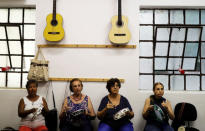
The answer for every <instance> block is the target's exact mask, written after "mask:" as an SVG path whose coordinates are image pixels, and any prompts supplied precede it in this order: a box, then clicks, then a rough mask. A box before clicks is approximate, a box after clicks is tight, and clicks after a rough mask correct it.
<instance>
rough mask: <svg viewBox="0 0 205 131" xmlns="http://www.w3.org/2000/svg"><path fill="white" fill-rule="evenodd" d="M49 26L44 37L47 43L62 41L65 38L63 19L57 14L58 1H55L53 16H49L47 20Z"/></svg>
mask: <svg viewBox="0 0 205 131" xmlns="http://www.w3.org/2000/svg"><path fill="white" fill-rule="evenodd" d="M46 22H47V26H46V28H45V30H44V32H43V36H44V38H45V39H46V40H47V41H60V40H62V39H63V37H64V29H63V27H62V22H63V17H62V16H61V15H60V14H56V0H53V14H49V15H48V16H47V18H46Z"/></svg>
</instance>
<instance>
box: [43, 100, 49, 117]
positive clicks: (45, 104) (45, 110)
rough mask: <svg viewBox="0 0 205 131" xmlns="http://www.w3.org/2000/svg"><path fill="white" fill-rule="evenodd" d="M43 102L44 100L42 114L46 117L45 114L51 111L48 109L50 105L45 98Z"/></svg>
mask: <svg viewBox="0 0 205 131" xmlns="http://www.w3.org/2000/svg"><path fill="white" fill-rule="evenodd" d="M42 100H43V109H42V114H43V115H44V116H45V114H46V113H47V112H48V111H49V109H48V105H47V102H46V100H45V98H44V97H43V98H42Z"/></svg>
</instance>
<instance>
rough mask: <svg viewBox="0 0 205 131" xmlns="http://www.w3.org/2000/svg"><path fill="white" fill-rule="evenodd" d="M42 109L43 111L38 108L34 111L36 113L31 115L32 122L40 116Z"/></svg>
mask: <svg viewBox="0 0 205 131" xmlns="http://www.w3.org/2000/svg"><path fill="white" fill-rule="evenodd" d="M42 109H43V107H40V108H38V109H37V110H36V112H34V113H33V117H32V120H34V119H36V117H37V116H38V115H40V114H41V112H42Z"/></svg>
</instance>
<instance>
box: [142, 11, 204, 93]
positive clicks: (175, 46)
mask: <svg viewBox="0 0 205 131" xmlns="http://www.w3.org/2000/svg"><path fill="white" fill-rule="evenodd" d="M204 80H205V10H202V9H141V10H140V89H143V90H152V87H153V84H154V83H155V82H162V83H163V84H164V86H165V89H166V90H177V91H182V90H195V91H202V90H205V82H203V81H204ZM148 81H149V82H148Z"/></svg>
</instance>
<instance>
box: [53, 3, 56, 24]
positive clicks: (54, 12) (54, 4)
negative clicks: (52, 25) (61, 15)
mask: <svg viewBox="0 0 205 131" xmlns="http://www.w3.org/2000/svg"><path fill="white" fill-rule="evenodd" d="M53 20H54V21H56V0H53Z"/></svg>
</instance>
